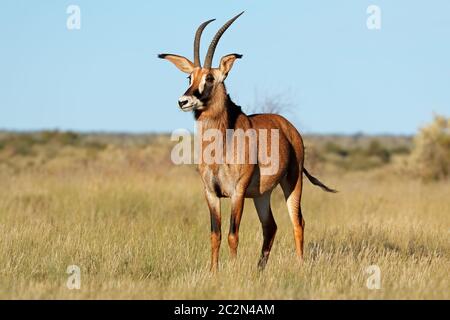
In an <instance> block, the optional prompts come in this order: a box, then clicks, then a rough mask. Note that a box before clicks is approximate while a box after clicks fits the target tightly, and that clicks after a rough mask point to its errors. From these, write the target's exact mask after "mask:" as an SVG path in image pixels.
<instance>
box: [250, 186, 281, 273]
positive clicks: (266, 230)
mask: <svg viewBox="0 0 450 320" xmlns="http://www.w3.org/2000/svg"><path fill="white" fill-rule="evenodd" d="M270 196H271V193H267V194H265V195H263V196H261V197H259V198H254V199H253V202H254V203H255V208H256V211H257V213H258V217H259V221H260V222H261V226H262V231H263V237H264V240H263V245H262V249H261V257H260V258H259V262H258V268H259V270H264V268H265V267H266V264H267V260H268V259H269V254H270V250H271V249H272V245H273V240H274V239H275V234H276V233H277V224H276V223H275V219H274V218H273V214H272V209H271V208H270Z"/></svg>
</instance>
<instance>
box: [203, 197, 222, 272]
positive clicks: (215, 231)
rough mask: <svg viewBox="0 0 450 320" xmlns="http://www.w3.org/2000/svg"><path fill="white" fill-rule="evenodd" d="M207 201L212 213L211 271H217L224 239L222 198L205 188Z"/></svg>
mask: <svg viewBox="0 0 450 320" xmlns="http://www.w3.org/2000/svg"><path fill="white" fill-rule="evenodd" d="M205 196H206V202H207V203H208V207H209V213H210V215H211V271H213V272H216V271H217V269H218V267H219V249H220V242H221V240H222V228H221V224H222V222H221V215H220V199H219V198H218V197H217V196H216V195H215V194H213V193H211V192H209V191H208V190H205Z"/></svg>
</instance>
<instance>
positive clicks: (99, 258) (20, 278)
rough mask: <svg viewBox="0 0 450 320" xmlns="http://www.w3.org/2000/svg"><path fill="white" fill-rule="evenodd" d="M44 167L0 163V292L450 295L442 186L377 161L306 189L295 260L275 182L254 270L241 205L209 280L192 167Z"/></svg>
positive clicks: (255, 230) (448, 200)
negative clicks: (378, 167) (234, 243)
mask: <svg viewBox="0 0 450 320" xmlns="http://www.w3.org/2000/svg"><path fill="white" fill-rule="evenodd" d="M162 154H164V153H162ZM115 156H116V155H115ZM51 168H53V169H52V170H37V169H33V170H25V171H22V172H18V173H15V174H12V173H10V172H3V173H0V233H1V236H0V298H4V299H10V298H19V299H23V298H32V299H35V298H44V299H54V298H62V299H81V298H88V299H100V298H113V299H115V298H125V299H135V298H144V299H156V298H159V299H185V298H186V299H197V298H198V299H233V298H241V299H256V298H261V299H266V298H267V299H328V298H331V299H348V298H351V299H396V298H399V299H432V298H437V299H449V298H450V290H449V288H450V284H449V276H448V270H449V269H448V266H449V262H450V250H449V249H450V246H449V242H448V236H449V229H450V224H449V222H450V221H449V219H450V218H449V217H450V197H449V194H450V184H449V183H448V182H439V183H433V184H421V183H420V182H417V181H415V180H409V179H407V178H404V177H398V176H397V177H396V176H393V175H389V174H388V173H387V172H384V171H379V172H360V173H346V174H344V175H342V174H339V173H333V174H331V173H329V174H321V178H322V179H323V180H324V181H325V182H326V183H327V184H329V185H331V186H336V187H337V188H338V189H339V190H340V193H338V194H336V195H332V194H327V193H324V192H322V191H321V190H320V189H318V188H314V187H312V186H310V185H307V186H306V188H305V191H304V197H303V209H304V215H305V219H306V239H305V240H306V246H305V249H306V259H305V262H304V264H303V265H302V266H299V265H298V264H297V263H296V260H295V254H294V244H293V237H292V228H291V225H290V222H289V220H288V216H287V211H286V207H285V204H284V201H283V199H282V196H281V193H280V192H279V190H277V192H276V193H275V194H274V196H273V200H272V205H273V208H274V212H275V218H276V220H277V223H278V226H279V229H278V234H277V237H276V240H275V244H274V248H273V251H272V256H271V259H270V260H269V264H268V267H267V269H266V271H265V272H264V273H258V272H257V268H256V263H257V259H258V256H259V251H260V246H261V243H262V234H261V230H260V227H259V222H258V220H257V216H256V213H255V210H254V208H253V204H252V203H251V201H247V202H246V207H245V212H244V216H243V221H242V226H241V233H240V240H241V241H240V246H239V257H238V260H237V262H236V263H231V262H230V261H229V259H228V248H227V243H226V240H225V241H223V242H222V248H221V259H220V261H221V271H220V272H219V274H218V275H217V276H212V275H211V274H210V273H209V271H208V264H209V250H210V249H209V214H208V211H207V207H206V204H205V202H204V198H203V195H202V188H201V182H200V179H199V177H198V176H197V173H196V172H195V170H194V168H193V167H188V166H184V167H172V166H170V165H167V164H166V163H165V162H162V163H157V164H155V166H154V167H140V166H109V165H108V162H107V161H103V166H93V167H91V166H86V167H76V166H75V167H73V168H71V169H70V166H68V165H61V166H58V165H52V166H51ZM166 170H168V171H166ZM383 170H387V169H383ZM227 208H228V204H227V203H226V204H225V205H224V206H223V224H224V225H223V232H224V234H225V235H226V233H227V225H228V218H229V213H228V210H227ZM224 239H226V236H225V237H224ZM72 264H75V265H78V266H79V267H80V268H81V272H82V274H81V289H80V290H69V289H67V287H66V281H67V277H68V275H67V274H66V268H67V266H68V265H72ZM372 264H376V265H378V266H379V267H380V268H381V272H382V288H381V289H380V290H369V289H368V288H367V287H366V279H367V278H368V275H367V274H366V273H365V269H366V267H368V266H369V265H372Z"/></svg>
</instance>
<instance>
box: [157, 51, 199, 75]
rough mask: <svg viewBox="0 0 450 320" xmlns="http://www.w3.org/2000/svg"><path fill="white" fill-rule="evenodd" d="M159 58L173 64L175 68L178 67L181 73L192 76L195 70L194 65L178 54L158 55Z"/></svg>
mask: <svg viewBox="0 0 450 320" xmlns="http://www.w3.org/2000/svg"><path fill="white" fill-rule="evenodd" d="M158 58H160V59H166V60H169V61H170V62H172V63H173V64H174V65H175V67H177V68H178V69H179V70H180V71H182V72H184V73H188V74H191V73H192V71H193V70H194V64H193V63H192V62H191V61H190V60H189V59H188V58H185V57H182V56H177V55H176V54H165V53H163V54H158Z"/></svg>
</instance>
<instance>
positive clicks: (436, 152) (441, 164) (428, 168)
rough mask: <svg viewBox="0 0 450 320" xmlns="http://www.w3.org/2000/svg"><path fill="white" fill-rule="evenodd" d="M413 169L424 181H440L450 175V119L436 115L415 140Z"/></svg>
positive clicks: (412, 157) (412, 155) (412, 159)
mask: <svg viewBox="0 0 450 320" xmlns="http://www.w3.org/2000/svg"><path fill="white" fill-rule="evenodd" d="M414 144H415V145H414V150H413V152H412V154H411V158H410V161H411V167H412V168H413V170H414V171H415V172H416V173H417V174H418V176H419V177H420V178H422V179H423V180H440V179H444V178H448V177H449V175H450V118H446V117H444V116H438V115H436V116H435V117H434V121H433V122H432V123H431V124H429V125H428V126H426V127H424V128H422V129H420V131H419V133H418V134H417V136H416V137H415V139H414Z"/></svg>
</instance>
